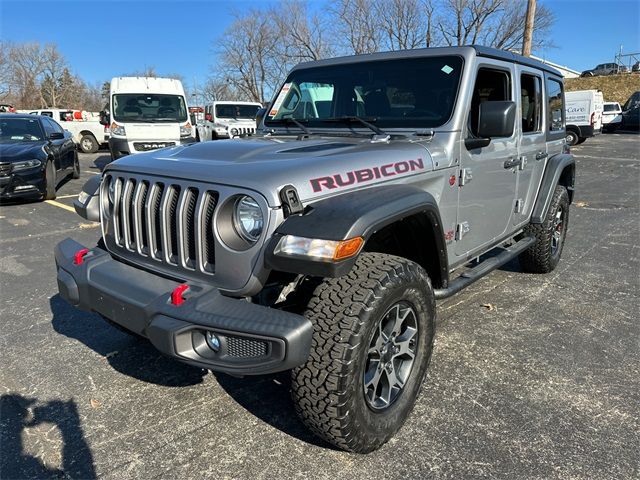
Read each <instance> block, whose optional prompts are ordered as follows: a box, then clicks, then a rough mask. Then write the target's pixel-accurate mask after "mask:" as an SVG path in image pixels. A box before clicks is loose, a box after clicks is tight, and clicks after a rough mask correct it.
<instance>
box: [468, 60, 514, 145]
mask: <svg viewBox="0 0 640 480" xmlns="http://www.w3.org/2000/svg"><path fill="white" fill-rule="evenodd" d="M496 100H511V75H510V73H509V72H506V71H504V70H493V69H490V68H481V69H480V70H478V76H477V77H476V84H475V86H474V87H473V97H472V98H471V110H470V112H469V128H470V129H471V133H472V134H473V135H474V136H476V137H477V136H478V123H479V120H480V105H481V104H482V103H484V102H487V101H496Z"/></svg>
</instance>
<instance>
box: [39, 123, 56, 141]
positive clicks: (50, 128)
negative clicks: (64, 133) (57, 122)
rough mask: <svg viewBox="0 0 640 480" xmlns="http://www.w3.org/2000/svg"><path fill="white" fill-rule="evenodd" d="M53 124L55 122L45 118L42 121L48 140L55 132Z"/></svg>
mask: <svg viewBox="0 0 640 480" xmlns="http://www.w3.org/2000/svg"><path fill="white" fill-rule="evenodd" d="M52 123H53V122H52V121H51V120H49V119H48V118H43V119H42V127H43V128H44V133H45V135H46V137H47V138H49V135H51V134H52V133H53V132H55V130H54V128H53V125H52Z"/></svg>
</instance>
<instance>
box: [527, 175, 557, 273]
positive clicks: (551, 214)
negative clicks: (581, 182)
mask: <svg viewBox="0 0 640 480" xmlns="http://www.w3.org/2000/svg"><path fill="white" fill-rule="evenodd" d="M568 227H569V195H568V193H567V189H566V188H565V187H563V186H562V185H558V186H557V187H556V189H555V191H554V193H553V198H552V199H551V205H550V206H549V211H548V212H547V217H546V218H545V219H544V221H543V222H542V223H541V224H533V223H531V224H529V225H528V226H527V227H525V229H524V233H525V235H531V236H533V237H535V239H536V242H535V243H534V244H533V245H532V246H531V247H529V248H528V249H527V250H525V251H524V252H523V253H522V254H521V255H520V265H521V266H522V269H523V270H524V271H525V272H531V273H549V272H551V271H552V270H553V269H555V268H556V266H557V265H558V262H559V261H560V255H561V254H562V247H563V246H564V239H565V237H566V236H567V229H568Z"/></svg>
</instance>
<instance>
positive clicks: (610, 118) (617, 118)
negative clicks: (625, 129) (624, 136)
mask: <svg viewBox="0 0 640 480" xmlns="http://www.w3.org/2000/svg"><path fill="white" fill-rule="evenodd" d="M620 125H622V108H621V107H620V104H619V103H618V102H604V110H603V112H602V130H603V131H605V132H613V131H615V130H616V129H617V128H619V127H620Z"/></svg>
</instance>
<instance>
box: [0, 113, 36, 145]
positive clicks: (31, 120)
mask: <svg viewBox="0 0 640 480" xmlns="http://www.w3.org/2000/svg"><path fill="white" fill-rule="evenodd" d="M4 120H8V121H11V122H15V121H24V122H34V123H35V124H36V125H38V130H39V131H40V138H38V139H37V140H25V139H21V140H11V139H10V138H8V139H4V137H3V136H2V135H0V144H9V143H11V144H14V143H28V144H36V143H39V142H44V141H45V139H46V135H45V131H44V127H43V125H42V121H41V120H40V119H39V118H33V119H32V118H24V117H12V118H7V117H5V118H0V122H2V121H4Z"/></svg>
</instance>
